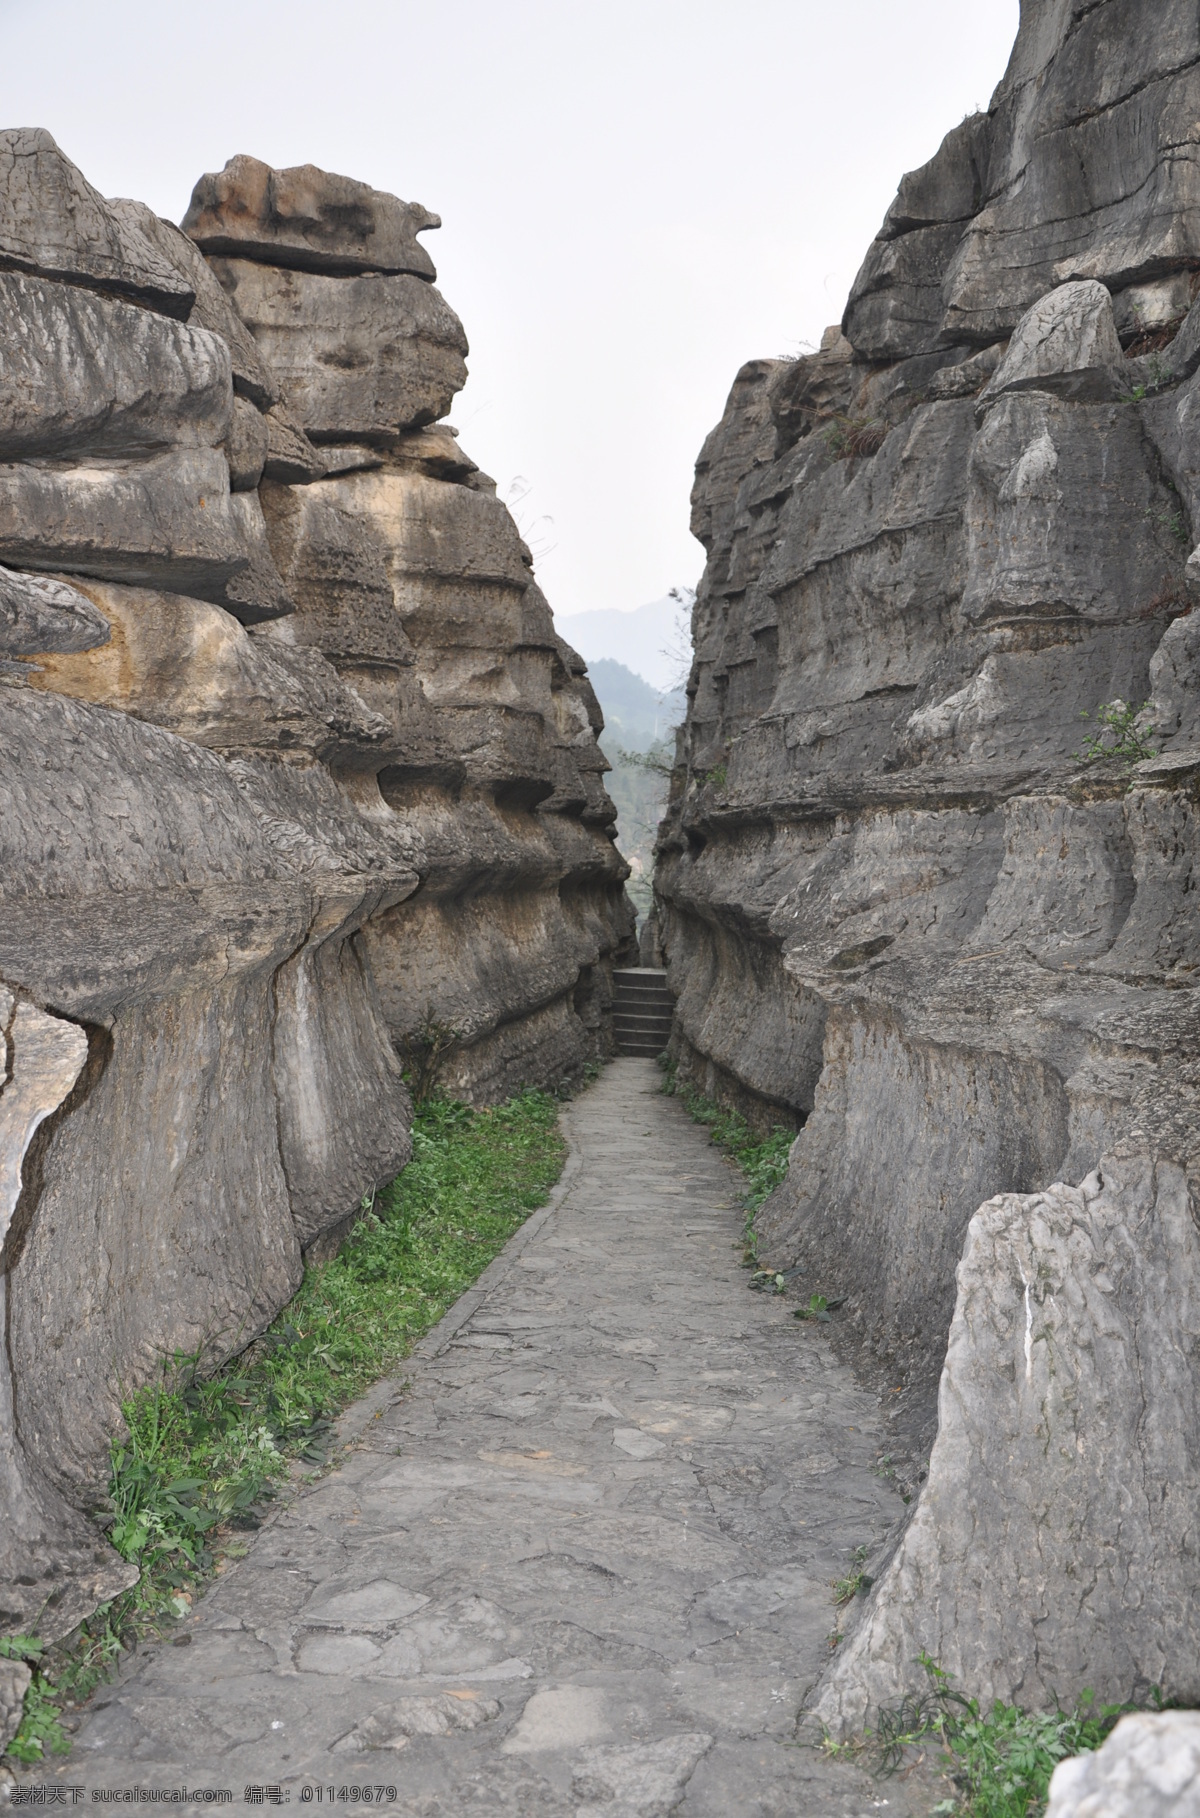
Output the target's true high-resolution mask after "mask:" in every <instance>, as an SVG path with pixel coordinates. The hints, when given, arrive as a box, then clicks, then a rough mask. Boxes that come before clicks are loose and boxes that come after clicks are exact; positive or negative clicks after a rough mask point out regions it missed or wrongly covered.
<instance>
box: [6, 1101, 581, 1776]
mask: <svg viewBox="0 0 1200 1818" xmlns="http://www.w3.org/2000/svg"><path fill="white" fill-rule="evenodd" d="M565 1156H566V1144H565V1143H564V1141H563V1139H562V1136H561V1134H560V1133H559V1130H558V1103H557V1101H556V1100H555V1099H554V1098H553V1097H552V1096H551V1095H550V1094H548V1093H544V1092H533V1091H528V1092H522V1093H520V1094H519V1095H518V1096H517V1097H516V1098H513V1099H511V1100H510V1101H509V1102H508V1103H507V1104H504V1105H499V1106H497V1107H496V1108H495V1109H493V1110H490V1111H475V1110H472V1109H471V1108H470V1106H468V1105H463V1104H459V1103H456V1102H454V1101H453V1100H450V1099H446V1098H443V1097H437V1096H434V1097H431V1098H428V1099H426V1100H425V1102H424V1103H422V1104H421V1105H419V1106H418V1108H417V1110H416V1113H415V1117H414V1123H413V1156H412V1161H411V1162H410V1163H409V1165H408V1167H407V1168H406V1169H405V1170H404V1172H403V1173H402V1174H401V1175H399V1176H398V1178H397V1179H396V1180H394V1181H393V1182H392V1184H391V1185H390V1186H388V1187H385V1188H383V1189H382V1190H381V1191H380V1192H379V1193H377V1194H375V1195H374V1196H373V1197H372V1198H371V1199H370V1200H369V1201H364V1206H363V1216H362V1217H361V1218H360V1220H359V1223H358V1225H357V1226H356V1227H355V1230H354V1232H353V1233H352V1235H351V1236H350V1238H349V1239H348V1241H347V1243H346V1244H345V1245H344V1247H343V1249H342V1251H341V1253H340V1254H339V1255H338V1256H337V1257H336V1258H335V1259H334V1260H333V1261H331V1262H327V1263H324V1264H322V1265H317V1266H314V1267H310V1268H308V1269H306V1271H305V1274H304V1280H303V1282H302V1284H301V1286H300V1289H299V1292H298V1293H297V1294H296V1296H295V1298H294V1299H293V1300H292V1301H291V1302H290V1303H289V1305H288V1306H287V1307H286V1308H285V1309H284V1311H283V1312H282V1313H281V1314H280V1315H279V1317H278V1318H277V1319H276V1320H275V1321H274V1323H273V1324H272V1325H271V1326H270V1327H269V1328H268V1329H267V1331H266V1332H264V1333H263V1335H262V1336H261V1337H260V1338H259V1339H257V1340H256V1341H255V1342H254V1344H252V1345H251V1346H250V1347H249V1349H248V1350H247V1351H245V1352H243V1354H242V1355H241V1356H240V1357H239V1358H236V1359H235V1360H234V1361H233V1362H231V1363H229V1364H227V1365H226V1366H225V1367H224V1369H222V1370H220V1371H218V1372H217V1373H216V1374H215V1375H213V1376H210V1377H208V1378H204V1377H202V1376H201V1374H200V1368H199V1359H198V1358H197V1357H195V1356H182V1355H177V1356H176V1357H174V1358H172V1359H171V1360H170V1362H169V1363H168V1364H167V1365H166V1367H165V1368H164V1370H163V1372H162V1375H161V1377H160V1379H159V1380H158V1381H157V1382H155V1383H152V1384H149V1385H148V1386H146V1387H145V1388H142V1389H139V1390H137V1391H136V1392H135V1393H133V1394H131V1395H130V1396H128V1397H127V1398H126V1399H125V1401H124V1402H123V1404H122V1412H123V1413H124V1416H125V1423H126V1429H127V1431H126V1434H125V1435H124V1436H123V1437H121V1438H120V1439H118V1440H114V1442H113V1445H112V1452H111V1468H110V1477H109V1485H108V1496H107V1499H106V1503H105V1506H104V1507H103V1508H102V1509H101V1510H99V1511H97V1516H98V1519H99V1520H100V1522H101V1524H102V1525H103V1526H105V1527H106V1528H107V1529H108V1533H109V1537H110V1539H111V1540H112V1543H113V1545H114V1547H115V1548H116V1550H117V1552H118V1553H120V1554H121V1556H122V1558H124V1559H127V1560H129V1561H130V1562H131V1563H133V1564H135V1565H136V1566H137V1567H138V1568H139V1577H138V1582H137V1584H136V1585H134V1586H133V1587H132V1589H131V1590H129V1591H126V1592H124V1593H123V1594H122V1595H121V1596H120V1597H118V1598H116V1599H115V1600H114V1601H113V1602H112V1603H109V1604H106V1605H103V1606H102V1607H101V1608H100V1609H99V1610H97V1611H96V1613H95V1615H94V1616H92V1617H90V1618H89V1619H88V1621H87V1622H86V1623H84V1624H83V1626H82V1627H81V1628H80V1629H78V1630H77V1631H76V1632H75V1634H74V1635H73V1636H71V1637H68V1638H67V1640H66V1641H64V1642H61V1643H58V1644H57V1645H56V1646H55V1647H54V1648H51V1649H44V1648H43V1647H42V1645H41V1643H40V1642H39V1641H38V1640H37V1639H36V1638H35V1637H29V1636H18V1637H14V1638H11V1639H10V1640H9V1641H7V1642H0V1652H3V1653H6V1654H7V1655H8V1656H9V1657H10V1658H20V1659H24V1660H26V1661H27V1662H28V1664H29V1665H30V1666H31V1667H32V1668H33V1670H34V1679H33V1683H32V1684H31V1686H30V1688H29V1691H28V1693H27V1694H26V1699H25V1714H24V1719H23V1722H22V1724H21V1727H20V1729H19V1730H18V1732H17V1735H16V1737H15V1738H14V1740H13V1741H12V1742H10V1743H9V1745H8V1757H9V1758H10V1759H11V1760H12V1761H14V1762H16V1763H19V1764H21V1765H28V1764H29V1763H31V1762H37V1761H40V1760H42V1759H44V1758H45V1757H46V1756H48V1755H49V1754H50V1753H54V1752H63V1751H65V1749H66V1748H67V1747H68V1746H69V1745H68V1743H67V1739H66V1737H65V1735H64V1733H63V1730H62V1727H61V1723H60V1721H59V1720H60V1718H61V1716H62V1710H63V1707H64V1705H66V1704H69V1703H81V1702H82V1701H83V1699H85V1698H86V1697H87V1696H88V1695H89V1694H90V1693H91V1692H92V1691H93V1690H94V1688H95V1686H96V1685H97V1684H98V1683H99V1682H100V1681H101V1680H102V1679H104V1678H105V1677H107V1675H108V1673H109V1671H110V1670H111V1667H112V1665H113V1663H114V1661H115V1660H116V1658H117V1656H118V1655H119V1654H120V1653H121V1652H122V1651H123V1650H124V1649H125V1648H126V1647H128V1646H129V1645H131V1644H133V1643H135V1642H136V1640H137V1639H138V1638H144V1637H146V1636H153V1635H156V1634H158V1633H161V1632H162V1630H163V1629H164V1628H165V1627H166V1626H168V1625H170V1624H172V1623H173V1622H175V1621H176V1620H178V1618H180V1617H181V1616H184V1615H186V1614H187V1612H188V1610H189V1608H190V1607H191V1603H192V1597H193V1593H194V1591H195V1589H196V1587H197V1586H198V1585H199V1584H200V1583H201V1582H202V1581H203V1580H204V1579H205V1578H206V1577H207V1576H209V1575H210V1574H211V1573H212V1572H213V1571H214V1570H219V1569H220V1568H221V1565H222V1564H223V1562H224V1560H225V1559H228V1558H237V1557H239V1556H240V1554H241V1553H243V1552H245V1550H246V1546H245V1542H244V1541H241V1542H240V1543H239V1539H238V1535H239V1531H244V1530H247V1529H252V1528H255V1527H257V1526H258V1525H259V1518H258V1516H257V1515H256V1513H255V1508H256V1505H261V1504H262V1502H263V1501H264V1499H266V1498H268V1497H270V1496H271V1495H272V1494H273V1491H274V1486H275V1485H276V1483H277V1482H278V1480H279V1479H280V1478H281V1477H283V1476H284V1475H285V1474H286V1473H287V1470H288V1466H289V1464H290V1462H291V1461H292V1460H294V1459H303V1460H306V1461H307V1462H309V1463H310V1464H313V1465H319V1464H321V1463H324V1462H326V1461H327V1459H328V1455H329V1447H330V1442H331V1438H332V1425H333V1421H334V1419H335V1418H336V1416H337V1415H338V1414H339V1413H340V1411H341V1410H342V1409H343V1408H344V1407H345V1406H346V1405H347V1404H348V1403H349V1402H351V1401H353V1400H354V1398H355V1397H356V1396H357V1395H360V1394H361V1393H362V1391H363V1390H364V1389H365V1388H367V1387H368V1386H369V1385H370V1384H371V1383H373V1382H375V1381H377V1380H378V1379H379V1378H380V1377H381V1376H385V1375H387V1374H388V1372H389V1371H390V1370H392V1369H394V1368H395V1366H396V1365H397V1364H398V1363H400V1362H401V1360H402V1359H403V1358H404V1357H406V1356H407V1355H408V1353H409V1351H411V1349H412V1347H413V1345H414V1344H415V1343H416V1342H417V1340H418V1339H419V1338H421V1336H422V1335H423V1334H424V1333H425V1332H427V1331H428V1330H429V1328H430V1327H431V1326H433V1325H435V1324H436V1322H437V1321H438V1320H439V1319H440V1318H441V1316H442V1314H443V1313H444V1312H445V1311H446V1310H447V1308H448V1307H450V1306H451V1305H452V1304H453V1302H454V1301H455V1300H456V1299H457V1298H458V1296H459V1295H460V1294H461V1293H462V1292H463V1291H464V1289H466V1288H468V1287H469V1286H470V1285H471V1283H472V1282H473V1281H474V1280H475V1279H476V1277H477V1276H478V1275H479V1274H480V1273H481V1271H482V1270H483V1269H484V1268H485V1267H486V1266H487V1264H488V1263H489V1262H490V1261H491V1260H492V1258H493V1257H494V1256H496V1255H497V1254H498V1253H499V1251H500V1250H501V1249H503V1247H504V1245H505V1243H507V1241H508V1239H509V1238H510V1237H511V1236H512V1234H513V1232H514V1231H515V1230H516V1229H517V1228H518V1226H519V1225H521V1224H522V1223H523V1221H524V1220H525V1218H526V1217H527V1216H528V1214H529V1213H530V1212H531V1211H533V1210H534V1208H535V1207H537V1206H540V1205H543V1204H544V1203H545V1200H546V1197H547V1194H548V1193H549V1191H550V1189H551V1187H552V1186H553V1185H554V1183H555V1181H556V1180H557V1179H558V1177H559V1174H560V1173H561V1172H562V1166H563V1161H564V1159H565Z"/></svg>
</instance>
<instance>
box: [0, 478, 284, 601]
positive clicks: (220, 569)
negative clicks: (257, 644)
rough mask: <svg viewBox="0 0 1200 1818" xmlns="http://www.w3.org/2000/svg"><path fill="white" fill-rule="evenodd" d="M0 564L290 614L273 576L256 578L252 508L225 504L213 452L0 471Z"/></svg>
mask: <svg viewBox="0 0 1200 1818" xmlns="http://www.w3.org/2000/svg"><path fill="white" fill-rule="evenodd" d="M243 500H244V501H246V503H245V504H242V503H241V501H243ZM0 557H3V560H4V561H5V562H6V563H12V564H15V565H19V566H27V567H31V568H37V569H43V570H46V569H49V570H62V571H65V572H66V573H68V574H83V575H93V576H96V577H97V578H100V579H106V580H115V581H127V582H129V583H131V584H132V585H134V586H157V587H162V588H165V589H167V590H168V591H170V592H173V593H190V594H194V595H195V596H196V597H198V598H200V599H214V600H217V601H219V602H222V603H225V602H227V601H228V602H229V603H231V604H233V605H235V606H236V607H237V608H238V609H239V612H240V615H241V616H245V617H246V618H247V619H248V620H253V619H259V618H268V617H272V616H277V615H278V614H279V613H283V612H288V611H290V610H291V607H290V604H289V602H288V600H287V598H286V596H285V595H284V594H283V593H282V590H281V584H280V582H279V577H278V575H273V576H272V575H271V574H267V573H265V571H264V570H263V564H264V563H267V564H269V559H270V558H269V554H268V552H267V550H266V546H265V537H263V535H262V531H261V511H260V510H259V507H258V503H257V499H256V497H255V495H254V494H252V493H236V494H233V495H232V496H231V495H230V492H229V469H228V467H227V466H226V462H225V457H224V455H223V454H222V453H221V451H220V450H219V449H196V450H182V451H180V452H178V453H171V454H162V455H157V456H151V457H149V458H147V459H145V460H140V461H130V462H120V461H111V462H102V461H94V462H92V461H89V462H86V463H84V462H80V463H78V464H76V465H74V466H70V467H60V466H50V465H46V466H42V465H36V464H34V463H32V462H21V463H14V462H10V463H7V464H5V465H3V466H0ZM256 571H257V572H256Z"/></svg>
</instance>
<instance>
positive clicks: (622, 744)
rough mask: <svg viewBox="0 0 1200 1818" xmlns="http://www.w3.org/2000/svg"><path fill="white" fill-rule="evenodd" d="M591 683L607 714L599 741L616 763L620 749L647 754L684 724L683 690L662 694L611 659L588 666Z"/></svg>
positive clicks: (623, 665) (625, 666)
mask: <svg viewBox="0 0 1200 1818" xmlns="http://www.w3.org/2000/svg"><path fill="white" fill-rule="evenodd" d="M588 680H589V681H590V682H591V684H592V687H593V688H594V689H595V690H596V698H597V700H598V701H599V702H600V706H601V708H602V710H603V713H604V731H603V733H602V734H601V740H600V742H601V744H602V745H603V746H604V751H605V755H606V756H607V758H608V759H609V761H610V763H613V764H615V763H616V762H617V752H618V750H621V749H623V750H625V751H648V750H649V748H650V746H651V745H653V744H654V742H655V740H657V739H662V738H665V737H666V735H667V733H668V732H670V731H671V730H672V729H673V728H674V727H676V726H678V725H679V724H680V723H681V721H682V719H683V716H684V713H685V712H686V710H687V697H686V696H685V695H684V693H683V691H682V689H677V690H675V691H674V692H673V693H670V694H663V693H661V692H660V691H659V690H658V689H657V688H651V686H650V684H649V682H645V681H643V680H642V677H641V676H640V675H635V674H634V672H633V670H632V669H630V668H628V666H627V665H626V664H624V663H618V662H615V661H614V660H613V658H612V657H601V658H600V660H599V662H595V663H589V665H588Z"/></svg>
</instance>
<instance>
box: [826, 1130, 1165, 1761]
mask: <svg viewBox="0 0 1200 1818" xmlns="http://www.w3.org/2000/svg"><path fill="white" fill-rule="evenodd" d="M1198 1322H1200V1235H1198V1233H1197V1228H1196V1218H1195V1206H1194V1204H1193V1201H1192V1197H1191V1194H1190V1192H1189V1188H1188V1182H1187V1179H1186V1176H1185V1175H1184V1173H1183V1172H1182V1170H1180V1169H1179V1168H1177V1167H1172V1166H1169V1165H1167V1164H1165V1163H1159V1164H1157V1166H1156V1164H1155V1162H1154V1161H1153V1159H1152V1157H1151V1156H1150V1154H1149V1153H1148V1152H1147V1151H1146V1150H1145V1149H1144V1148H1142V1149H1139V1148H1138V1147H1137V1146H1129V1147H1127V1149H1126V1150H1125V1152H1123V1153H1121V1154H1118V1155H1113V1156H1106V1157H1105V1158H1104V1159H1103V1161H1102V1162H1101V1164H1100V1167H1099V1169H1098V1170H1097V1171H1096V1172H1095V1173H1094V1174H1092V1175H1090V1176H1089V1177H1088V1179H1087V1180H1085V1181H1084V1182H1083V1184H1082V1186H1079V1187H1070V1186H1065V1185H1062V1184H1058V1185H1055V1186H1053V1187H1050V1188H1048V1189H1047V1190H1046V1191H1045V1192H1044V1193H1041V1194H1037V1195H1032V1196H1021V1195H1016V1194H1010V1195H1002V1196H1001V1197H999V1198H997V1199H992V1200H989V1201H988V1202H987V1203H986V1204H985V1205H983V1206H981V1207H980V1209H979V1211H978V1212H977V1213H976V1214H975V1216H974V1218H973V1219H972V1220H971V1224H970V1228H969V1230H968V1232H967V1238H966V1243H965V1246H964V1247H963V1253H962V1261H961V1262H960V1264H959V1266H958V1293H957V1302H956V1305H955V1309H954V1317H953V1320H952V1323H951V1326H950V1336H949V1343H948V1347H947V1351H946V1361H945V1366H944V1368H943V1372H942V1382H941V1389H940V1393H939V1416H940V1418H939V1425H938V1435H937V1439H936V1441H935V1443H934V1447H933V1454H932V1457H931V1458H930V1461H929V1476H928V1481H927V1482H926V1484H925V1487H924V1489H923V1490H922V1492H921V1497H920V1502H919V1504H918V1506H917V1510H916V1514H915V1515H914V1516H913V1519H912V1522H911V1524H910V1526H909V1528H908V1530H907V1532H906V1534H905V1536H904V1540H903V1542H902V1543H901V1547H900V1550H899V1552H898V1554H897V1555H896V1558H895V1559H894V1560H893V1562H892V1564H891V1565H890V1566H889V1567H888V1570H887V1573H886V1575H885V1576H884V1578H883V1579H882V1580H881V1581H880V1583H879V1586H878V1588H877V1589H876V1591H875V1592H874V1593H873V1595H872V1601H871V1604H870V1605H869V1606H868V1608H867V1610H866V1612H865V1614H864V1616H863V1618H862V1621H861V1623H860V1624H859V1626H858V1628H857V1629H856V1630H855V1632H854V1634H853V1635H852V1636H851V1637H850V1639H849V1641H848V1642H847V1643H846V1644H845V1647H844V1649H843V1650H841V1651H839V1654H838V1658H837V1661H836V1663H835V1665H834V1667H833V1668H832V1669H831V1671H830V1672H829V1673H828V1674H827V1676H826V1679H825V1682H824V1686H823V1690H822V1693H821V1697H820V1700H819V1703H818V1706H817V1710H818V1713H819V1715H820V1717H821V1719H822V1721H824V1722H826V1723H827V1724H828V1725H829V1727H830V1728H831V1729H835V1730H837V1731H838V1732H839V1733H842V1732H844V1731H845V1730H846V1729H848V1728H851V1729H853V1728H860V1727H861V1725H862V1723H863V1721H864V1719H867V1718H868V1713H869V1712H871V1711H872V1710H875V1709H878V1708H879V1707H880V1706H881V1705H884V1704H888V1703H892V1702H894V1698H895V1688H896V1686H897V1685H898V1684H904V1685H905V1686H906V1687H908V1688H910V1689H912V1690H914V1691H917V1692H919V1691H920V1689H921V1684H920V1682H921V1679H922V1671H921V1667H920V1665H919V1663H918V1660H917V1656H918V1655H920V1654H921V1653H922V1651H924V1652H926V1653H927V1654H928V1655H929V1656H930V1657H931V1658H933V1659H934V1660H936V1661H938V1662H939V1664H940V1665H941V1666H942V1668H943V1669H944V1670H945V1671H947V1672H950V1673H953V1674H954V1675H955V1677H956V1678H957V1679H959V1680H960V1681H963V1680H964V1679H965V1680H968V1681H969V1683H970V1685H971V1688H972V1692H973V1695H976V1696H978V1697H979V1698H981V1699H982V1700H983V1702H984V1703H985V1704H989V1705H990V1704H991V1702H992V1701H993V1700H994V1699H996V1698H1000V1699H1003V1700H1004V1701H1005V1703H1021V1704H1024V1705H1032V1706H1034V1707H1035V1708H1044V1707H1047V1706H1051V1705H1053V1703H1054V1701H1055V1698H1056V1696H1059V1695H1063V1696H1067V1695H1069V1694H1066V1693H1064V1692H1063V1688H1064V1687H1069V1688H1072V1689H1075V1688H1082V1687H1084V1686H1086V1687H1088V1688H1090V1689H1091V1690H1092V1691H1093V1692H1094V1693H1095V1695H1096V1697H1097V1699H1098V1700H1099V1701H1100V1702H1101V1703H1123V1702H1125V1701H1126V1700H1129V1699H1131V1698H1134V1697H1137V1696H1143V1697H1144V1696H1145V1693H1146V1688H1147V1687H1149V1686H1162V1685H1164V1684H1169V1685H1170V1686H1171V1688H1172V1690H1173V1691H1175V1692H1176V1693H1177V1694H1182V1695H1183V1696H1185V1697H1187V1698H1189V1699H1192V1698H1195V1696H1196V1695H1197V1693H1198V1692H1200V1646H1198V1645H1197V1640H1196V1638H1197V1635H1200V1622H1198V1619H1200V1609H1198V1608H1197V1599H1198V1597H1200V1592H1198V1591H1197V1588H1196V1587H1195V1586H1194V1585H1193V1584H1192V1583H1191V1582H1190V1578H1189V1574H1188V1571H1187V1567H1186V1565H1185V1564H1184V1561H1185V1560H1186V1559H1187V1557H1188V1554H1189V1551H1190V1547H1191V1532H1192V1510H1193V1507H1194V1503H1195V1497H1196V1493H1197V1488H1198V1487H1200V1486H1198V1483H1197V1470H1196V1465H1195V1462H1194V1455H1193V1449H1192V1446H1191V1443H1190V1438H1189V1436H1190V1435H1191V1434H1193V1433H1194V1432H1195V1431H1196V1428H1197V1419H1198V1416H1200V1401H1198V1391H1197V1384H1196V1380H1195V1374H1194V1371H1193V1370H1192V1368H1191V1364H1190V1362H1189V1354H1190V1350H1191V1347H1192V1344H1193V1342H1194V1340H1193V1337H1192V1334H1193V1333H1194V1332H1195V1331H1196V1329H1197V1325H1198ZM1131 1582H1132V1583H1134V1584H1136V1586H1137V1591H1136V1595H1135V1596H1134V1597H1133V1598H1131V1597H1130V1595H1129V1586H1130V1583H1131ZM1031 1610H1035V1611H1036V1612H1037V1622H1036V1625H1034V1624H1032V1623H1031V1622H1030V1619H1029V1612H1030V1611H1031ZM984 1662H986V1663H987V1664H986V1666H985V1665H984V1664H983V1663H984Z"/></svg>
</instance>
